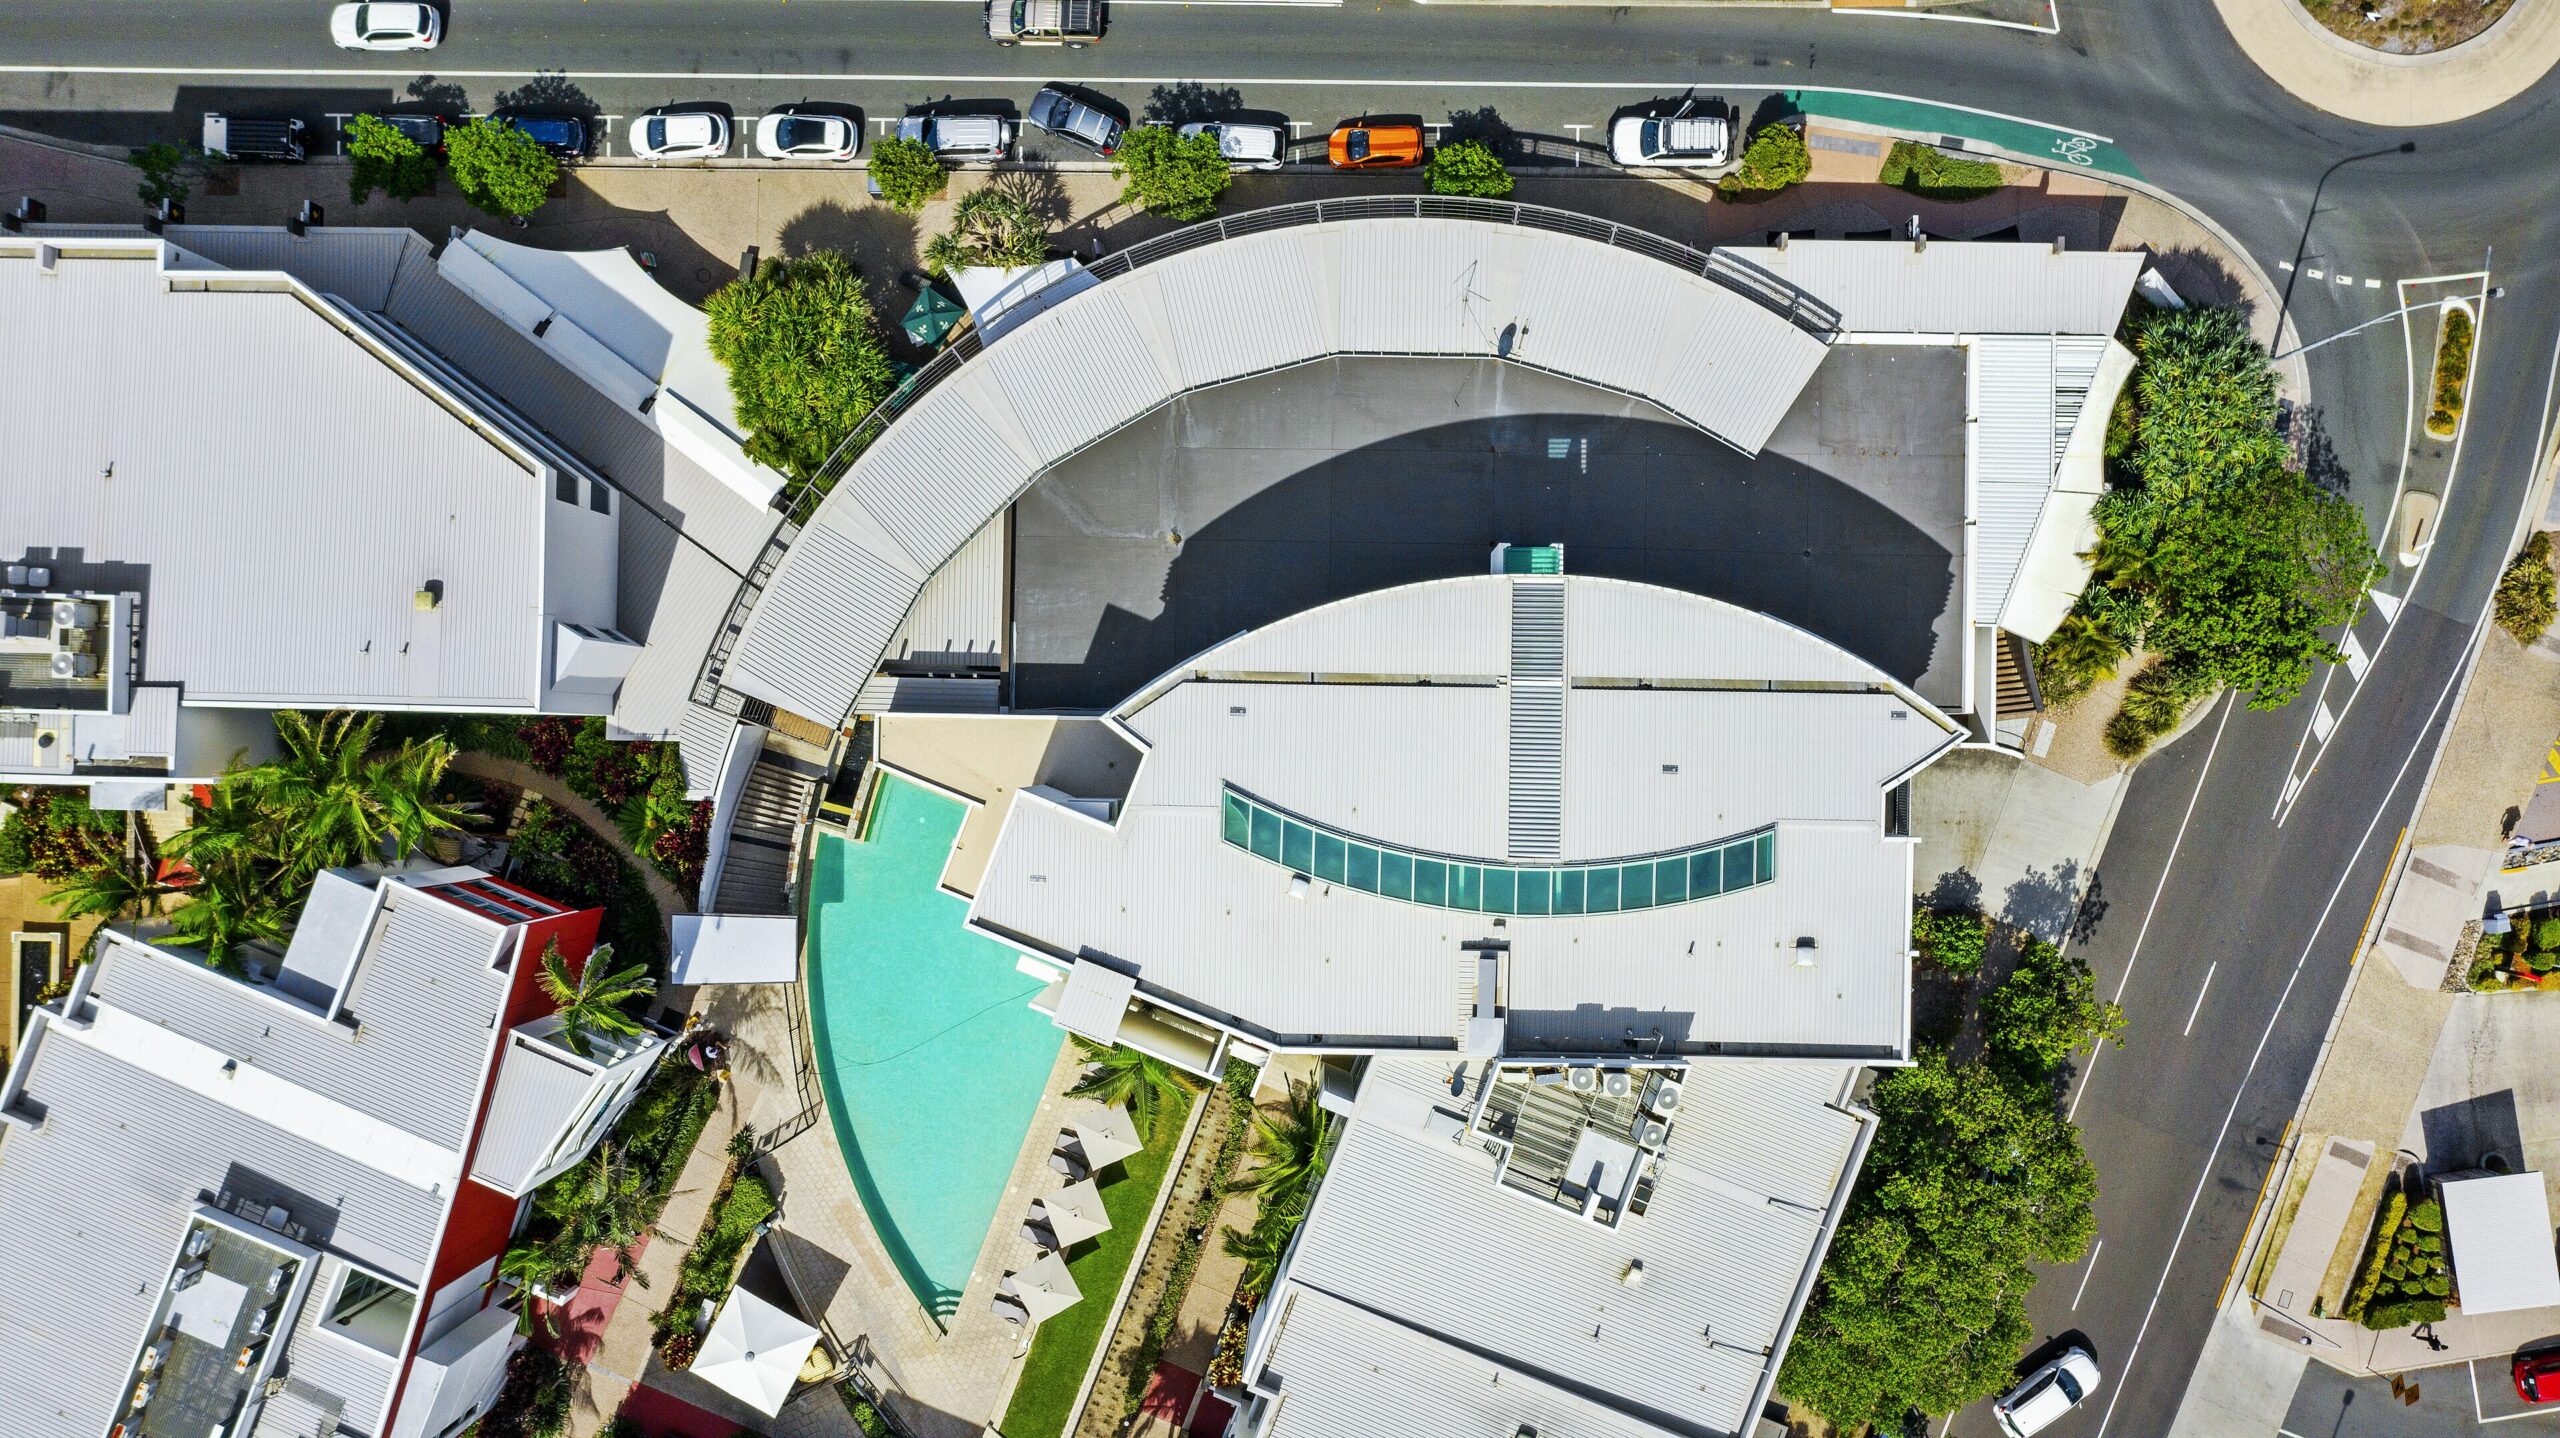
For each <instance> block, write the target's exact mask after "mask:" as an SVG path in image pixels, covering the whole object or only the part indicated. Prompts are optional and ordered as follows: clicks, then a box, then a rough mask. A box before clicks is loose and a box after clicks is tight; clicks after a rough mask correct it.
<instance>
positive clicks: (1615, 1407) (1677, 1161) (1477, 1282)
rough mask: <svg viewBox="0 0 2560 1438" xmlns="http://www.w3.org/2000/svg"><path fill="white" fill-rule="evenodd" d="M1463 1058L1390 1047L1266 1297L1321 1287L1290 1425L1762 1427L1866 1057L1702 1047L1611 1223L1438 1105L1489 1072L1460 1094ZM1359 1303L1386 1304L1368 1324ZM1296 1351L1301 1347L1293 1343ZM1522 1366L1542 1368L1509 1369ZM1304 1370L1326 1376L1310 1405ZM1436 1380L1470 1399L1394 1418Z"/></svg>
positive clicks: (1337, 1433)
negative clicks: (1389, 1373)
mask: <svg viewBox="0 0 2560 1438" xmlns="http://www.w3.org/2000/svg"><path fill="white" fill-rule="evenodd" d="M1453 1068H1454V1065H1453V1064H1451V1063H1449V1062H1447V1061H1440V1060H1429V1059H1396V1060H1379V1061H1375V1062H1373V1063H1372V1064H1371V1065H1370V1067H1369V1072H1368V1075H1367V1078H1366V1079H1365V1081H1364V1082H1363V1085H1362V1088H1361V1094H1360V1100H1359V1106H1358V1109H1357V1111H1356V1112H1355V1113H1354V1114H1353V1116H1352V1117H1351V1119H1350V1121H1349V1126H1348V1128H1347V1129H1346V1130H1345V1132H1344V1134H1343V1138H1342V1141H1341V1145H1340V1147H1339V1148H1338V1149H1337V1150H1336V1151H1335V1154H1334V1157H1333V1159H1332V1161H1331V1163H1330V1164H1329V1165H1328V1166H1327V1168H1326V1172H1325V1180H1324V1184H1323V1186H1322V1187H1321V1188H1320V1189H1318V1190H1317V1194H1316V1199H1315V1203H1314V1206H1313V1207H1312V1208H1311V1209H1310V1211H1309V1213H1308V1215H1307V1219H1306V1226H1305V1228H1304V1229H1303V1231H1302V1232H1301V1234H1300V1236H1299V1240H1298V1246H1297V1249H1296V1252H1295V1254H1294V1255H1293V1257H1292V1259H1291V1261H1290V1265H1289V1268H1288V1271H1287V1276H1286V1280H1285V1282H1284V1283H1283V1285H1282V1287H1281V1289H1280V1290H1279V1291H1278V1292H1275V1293H1274V1294H1273V1295H1272V1297H1271V1299H1270V1300H1269V1301H1270V1302H1271V1303H1273V1304H1290V1305H1294V1304H1296V1303H1298V1302H1299V1301H1300V1300H1301V1299H1302V1297H1303V1296H1305V1295H1310V1294H1312V1295H1315V1296H1316V1297H1317V1299H1318V1301H1317V1302H1314V1303H1312V1304H1309V1305H1307V1306H1306V1307H1296V1306H1292V1307H1288V1308H1284V1309H1282V1310H1281V1317H1280V1319H1279V1323H1280V1325H1281V1326H1280V1329H1279V1331H1278V1334H1277V1336H1276V1337H1275V1339H1274V1340H1273V1342H1274V1343H1275V1344H1276V1345H1277V1347H1276V1349H1275V1356H1273V1357H1271V1358H1270V1359H1269V1360H1268V1361H1269V1363H1270V1366H1271V1367H1272V1369H1274V1370H1275V1371H1276V1374H1277V1376H1278V1378H1279V1380H1280V1384H1281V1391H1282V1392H1283V1393H1284V1394H1288V1395H1289V1396H1288V1397H1287V1398H1286V1399H1285V1400H1284V1401H1283V1403H1282V1405H1281V1411H1282V1414H1283V1415H1284V1417H1283V1421H1284V1422H1287V1423H1291V1424H1292V1425H1293V1426H1290V1427H1287V1428H1285V1429H1284V1430H1282V1431H1285V1432H1288V1433H1291V1434H1294V1435H1304V1438H1353V1435H1369V1434H1376V1433H1385V1432H1412V1433H1417V1434H1441V1433H1447V1434H1453V1435H1454V1434H1470V1435H1474V1434H1483V1435H1508V1434H1510V1433H1512V1432H1514V1431H1515V1430H1516V1425H1518V1424H1519V1423H1522V1422H1528V1423H1531V1424H1533V1425H1535V1426H1537V1428H1538V1431H1539V1432H1540V1433H1547V1432H1550V1431H1553V1432H1558V1433H1571V1434H1586V1433H1591V1434H1604V1435H1605V1434H1619V1433H1644V1432H1661V1433H1673V1434H1689V1435H1695V1434H1704V1433H1718V1434H1738V1433H1743V1432H1747V1431H1748V1430H1749V1427H1750V1424H1751V1421H1752V1419H1753V1418H1754V1417H1756V1416H1757V1405H1758V1403H1759V1401H1760V1399H1761V1398H1762V1397H1763V1396H1764V1395H1765V1392H1766V1385H1767V1380H1768V1378H1769V1376H1770V1374H1771V1373H1772V1372H1773V1371H1774V1369H1775V1367H1776V1365H1777V1361H1778V1356H1779V1355H1778V1353H1777V1352H1775V1351H1774V1350H1775V1349H1776V1348H1777V1346H1778V1344H1779V1342H1780V1340H1781V1338H1782V1337H1783V1336H1784V1334H1785V1333H1786V1331H1787V1328H1788V1325H1789V1323H1790V1322H1791V1320H1792V1316H1793V1313H1794V1309H1795V1305H1796V1301H1797V1299H1798V1296H1799V1294H1800V1291H1801V1289H1802V1287H1803V1281H1804V1279H1805V1276H1806V1273H1807V1271H1808V1269H1809V1268H1810V1267H1811V1266H1812V1265H1813V1264H1814V1263H1815V1262H1816V1261H1817V1260H1818V1258H1819V1255H1820V1251H1821V1247H1822V1241H1823V1237H1824V1225H1825V1218H1826V1215H1827V1214H1828V1212H1829V1211H1830V1209H1831V1206H1832V1203H1833V1200H1834V1199H1835V1198H1836V1197H1837V1196H1838V1194H1839V1193H1840V1191H1841V1190H1842V1189H1843V1188H1844V1187H1845V1186H1846V1185H1847V1184H1849V1183H1851V1182H1852V1181H1854V1179H1855V1177H1856V1174H1855V1172H1854V1169H1853V1166H1852V1162H1851V1160H1852V1158H1853V1157H1854V1155H1855V1154H1856V1152H1857V1147H1858V1141H1859V1137H1860V1132H1861V1128H1862V1120H1861V1119H1860V1118H1859V1117H1858V1116H1857V1115H1855V1114H1853V1113H1851V1112H1849V1111H1848V1110H1846V1109H1844V1108H1841V1107H1840V1106H1839V1105H1838V1103H1837V1100H1838V1099H1839V1097H1840V1095H1841V1092H1842V1090H1843V1089H1844V1087H1845V1084H1846V1080H1847V1078H1848V1077H1849V1075H1850V1073H1851V1070H1850V1069H1848V1068H1845V1067H1841V1066H1835V1065H1825V1064H1742V1063H1731V1064H1715V1065H1693V1066H1692V1067H1691V1069H1690V1077H1689V1079H1688V1080H1687V1081H1686V1083H1685V1085H1684V1086H1685V1087H1686V1089H1687V1092H1686V1093H1685V1094H1684V1096H1683V1099H1682V1103H1681V1109H1680V1114H1679V1116H1678V1118H1677V1119H1676V1120H1675V1121H1674V1122H1673V1124H1672V1126H1671V1134H1670V1137H1669V1139H1668V1140H1667V1142H1666V1144H1665V1147H1664V1150H1663V1154H1662V1159H1661V1168H1660V1173H1659V1178H1658V1182H1657V1184H1656V1186H1655V1189H1654V1194H1653V1197H1652V1200H1651V1202H1650V1203H1649V1204H1648V1205H1647V1207H1646V1211H1645V1212H1644V1213H1643V1214H1641V1215H1636V1216H1632V1217H1628V1218H1624V1219H1622V1220H1620V1222H1619V1223H1618V1225H1617V1226H1616V1227H1605V1226H1602V1225H1599V1224H1594V1223H1590V1222H1586V1221H1584V1220H1583V1219H1581V1218H1580V1217H1578V1216H1577V1215H1575V1214H1573V1213H1571V1212H1569V1211H1567V1210H1565V1209H1562V1208H1559V1207H1556V1206H1554V1205H1551V1204H1545V1203H1540V1202H1537V1201H1535V1200H1534V1199H1530V1198H1527V1197H1525V1196H1523V1195H1521V1194H1517V1193H1512V1192H1508V1191H1505V1190H1503V1189H1502V1188H1500V1187H1499V1186H1498V1185H1497V1183H1496V1180H1495V1168H1494V1161H1493V1159H1492V1157H1491V1156H1490V1155H1489V1154H1488V1153H1486V1152H1485V1151H1484V1150H1483V1149H1482V1148H1481V1147H1479V1146H1476V1145H1473V1144H1467V1143H1464V1142H1457V1141H1452V1140H1451V1139H1450V1138H1447V1137H1443V1136H1439V1134H1438V1133H1435V1132H1434V1128H1435V1127H1436V1128H1438V1129H1439V1130H1440V1131H1441V1132H1445V1131H1446V1129H1447V1124H1446V1122H1445V1120H1444V1121H1443V1122H1442V1123H1440V1124H1438V1125H1436V1126H1435V1125H1434V1124H1433V1123H1432V1122H1431V1117H1430V1116H1431V1114H1432V1113H1433V1111H1434V1110H1435V1109H1438V1110H1442V1111H1443V1112H1444V1113H1447V1114H1451V1115H1456V1116H1459V1117H1463V1116H1464V1115H1465V1113H1466V1112H1467V1107H1468V1105H1470V1104H1471V1103H1472V1102H1473V1098H1474V1090H1473V1087H1472V1086H1473V1085H1474V1084H1476V1083H1479V1082H1481V1081H1482V1078H1483V1071H1482V1070H1481V1069H1480V1068H1475V1069H1471V1070H1470V1071H1469V1074H1468V1077H1467V1080H1466V1083H1467V1087H1466V1090H1465V1095H1464V1096H1463V1097H1453V1095H1452V1092H1451V1089H1452V1081H1451V1076H1452V1071H1453ZM1630 1260H1641V1261H1642V1263H1643V1279H1642V1281H1641V1282H1640V1283H1635V1284H1629V1283H1627V1282H1625V1281H1624V1275H1625V1272H1626V1268H1627V1265H1628V1263H1629V1261H1630ZM1324 1300H1332V1302H1326V1301H1324ZM1343 1306H1356V1307H1357V1308H1358V1309H1362V1310H1366V1311H1367V1312H1368V1313H1370V1314H1373V1315H1376V1316H1377V1317H1378V1318H1379V1319H1382V1320H1384V1323H1383V1324H1375V1325H1372V1324H1360V1325H1355V1324H1353V1323H1352V1322H1351V1321H1350V1320H1349V1319H1348V1318H1347V1317H1346V1316H1345V1315H1344V1314H1343V1313H1342V1311H1341V1309H1342V1307H1343ZM1302 1324H1303V1325H1304V1327H1302V1326H1301V1325H1302ZM1310 1329H1311V1330H1313V1331H1312V1332H1310V1331H1307V1330H1310ZM1356 1329H1365V1330H1366V1332H1365V1333H1364V1334H1363V1335H1362V1336H1364V1337H1366V1338H1367V1339H1370V1340H1372V1341H1374V1342H1376V1343H1377V1344H1378V1345H1379V1347H1378V1348H1377V1349H1376V1350H1375V1351H1376V1352H1377V1354H1378V1356H1379V1357H1380V1358H1382V1359H1386V1360H1389V1361H1391V1362H1392V1363H1394V1364H1395V1366H1396V1375H1395V1381H1392V1382H1388V1381H1381V1380H1382V1379H1383V1378H1384V1377H1385V1375H1382V1374H1376V1373H1370V1374H1363V1373H1360V1372H1359V1371H1357V1370H1358V1367H1359V1365H1360V1363H1361V1360H1360V1359H1359V1358H1357V1357H1354V1356H1352V1354H1353V1353H1354V1351H1355V1350H1352V1349H1349V1348H1346V1347H1345V1346H1343V1345H1344V1344H1345V1343H1346V1342H1347V1341H1349V1340H1350V1338H1351V1336H1352V1333H1353V1332H1354V1331H1355V1330H1356ZM1293 1330H1297V1331H1296V1333H1295V1334H1294V1336H1293V1332H1292V1331H1293ZM1710 1339H1712V1340H1714V1341H1713V1342H1710V1341H1708V1340H1710ZM1292 1345H1295V1347H1294V1348H1293V1347H1292ZM1292 1351H1294V1352H1297V1353H1299V1354H1301V1355H1302V1359H1301V1361H1297V1362H1285V1363H1284V1362H1282V1361H1280V1359H1279V1358H1278V1357H1277V1356H1276V1355H1277V1354H1285V1353H1289V1352H1292ZM1331 1361H1342V1362H1345V1363H1347V1364H1348V1365H1349V1367H1350V1369H1351V1371H1347V1372H1346V1371H1341V1369H1339V1368H1328V1362H1331ZM1319 1368H1326V1369H1327V1371H1323V1372H1318V1371H1316V1370H1317V1369H1319ZM1497 1373H1499V1374H1500V1375H1501V1377H1500V1378H1499V1380H1497V1379H1496V1374H1497ZM1515 1374H1516V1375H1525V1376H1526V1377H1528V1378H1529V1379H1531V1380H1533V1382H1532V1383H1531V1384H1528V1385H1522V1389H1523V1391H1520V1392H1517V1393H1514V1392H1506V1391H1505V1390H1506V1388H1508V1387H1510V1386H1511V1375H1515ZM1301 1382H1304V1383H1305V1384H1306V1385H1307V1390H1306V1391H1307V1393H1308V1396H1310V1397H1311V1398H1313V1399H1315V1401H1313V1402H1310V1403H1308V1404H1306V1405H1305V1407H1306V1408H1307V1409H1308V1410H1309V1411H1308V1412H1305V1413H1300V1412H1299V1411H1298V1410H1299V1407H1300V1405H1299V1402H1298V1390H1299V1384H1300V1383H1301ZM1426 1394H1445V1395H1447V1397H1448V1399H1449V1402H1448V1403H1447V1404H1446V1406H1444V1407H1442V1408H1441V1409H1440V1410H1439V1411H1438V1412H1437V1413H1436V1414H1430V1415H1428V1416H1425V1417H1424V1418H1423V1419H1422V1421H1421V1422H1420V1425H1419V1426H1417V1427H1411V1428H1408V1427H1405V1426H1403V1425H1401V1424H1399V1423H1396V1422H1393V1421H1388V1419H1389V1415H1390V1414H1392V1413H1394V1412H1396V1411H1398V1410H1399V1409H1400V1407H1401V1406H1403V1405H1406V1404H1410V1403H1412V1402H1414V1401H1415V1399H1416V1398H1418V1397H1421V1396H1422V1395H1426ZM1536 1412H1552V1413H1555V1414H1556V1416H1557V1417H1558V1419H1559V1422H1558V1423H1557V1426H1556V1427H1555V1428H1553V1429H1550V1428H1548V1427H1547V1426H1545V1425H1543V1424H1538V1423H1537V1419H1536V1417H1535V1413H1536ZM1568 1415H1570V1416H1569V1417H1568Z"/></svg>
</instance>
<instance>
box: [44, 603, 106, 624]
mask: <svg viewBox="0 0 2560 1438" xmlns="http://www.w3.org/2000/svg"><path fill="white" fill-rule="evenodd" d="M97 623H98V606H96V605H94V604H84V603H82V602H81V601H79V600H77V599H57V600H55V601H53V627H54V628H56V629H91V628H95V627H96V626H97Z"/></svg>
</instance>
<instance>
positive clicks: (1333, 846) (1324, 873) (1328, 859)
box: [1316, 834, 1351, 884]
mask: <svg viewBox="0 0 2560 1438" xmlns="http://www.w3.org/2000/svg"><path fill="white" fill-rule="evenodd" d="M1350 848H1351V846H1350V845H1348V844H1345V843H1344V842H1342V841H1341V840H1340V839H1337V838H1335V837H1334V836H1333V835H1331V834H1318V835H1316V877H1317V878H1319V879H1322V880H1324V881H1325V882H1326V883H1329V884H1339V883H1341V882H1342V865H1343V860H1344V858H1345V856H1346V855H1348V853H1349V852H1350Z"/></svg>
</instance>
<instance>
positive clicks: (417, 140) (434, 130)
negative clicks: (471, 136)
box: [373, 115, 453, 155]
mask: <svg viewBox="0 0 2560 1438" xmlns="http://www.w3.org/2000/svg"><path fill="white" fill-rule="evenodd" d="M373 118H374V119H376V120H380V121H381V122H382V123H384V124H386V125H389V126H390V127H391V128H392V129H394V130H397V131H399V132H400V133H401V134H403V135H406V136H408V137H409V141H410V143H412V144H414V145H416V146H417V147H418V148H419V149H421V150H424V151H426V152H427V153H428V154H430V155H441V154H443V153H444V132H445V131H446V130H448V129H450V128H452V126H453V121H452V120H450V119H448V118H447V117H445V116H443V115H375V116H374V117H373Z"/></svg>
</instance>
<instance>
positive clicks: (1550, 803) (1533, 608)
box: [1510, 576, 1564, 859]
mask: <svg viewBox="0 0 2560 1438" xmlns="http://www.w3.org/2000/svg"><path fill="white" fill-rule="evenodd" d="M1563 842H1564V580H1563V579H1562V578H1549V577H1546V576H1539V577H1536V578H1517V579H1514V580H1513V581H1512V583H1511V829H1510V850H1511V857H1512V858H1515V859H1552V858H1555V857H1557V855H1558V854H1560V853H1561V852H1562V846H1563Z"/></svg>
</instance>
